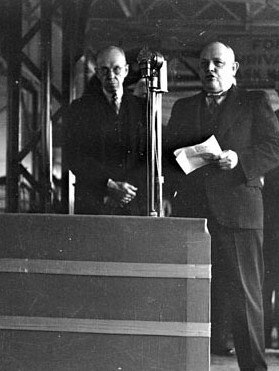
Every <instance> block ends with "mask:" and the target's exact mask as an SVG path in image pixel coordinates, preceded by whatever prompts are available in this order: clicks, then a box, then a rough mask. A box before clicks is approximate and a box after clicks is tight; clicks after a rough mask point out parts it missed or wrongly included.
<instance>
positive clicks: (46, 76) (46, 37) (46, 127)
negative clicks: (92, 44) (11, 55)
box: [41, 0, 52, 213]
mask: <svg viewBox="0 0 279 371" xmlns="http://www.w3.org/2000/svg"><path fill="white" fill-rule="evenodd" d="M51 13H52V0H41V74H42V79H41V80H42V92H41V110H42V114H41V128H42V165H43V188H44V192H43V198H42V201H43V205H42V206H43V209H44V212H46V213H48V212H50V211H51V208H52V192H51V187H52V166H51V164H52V138H51V133H52V130H51V119H50V108H51V107H50V94H51V92H50V81H51V76H50V74H51V41H52V40H51Z"/></svg>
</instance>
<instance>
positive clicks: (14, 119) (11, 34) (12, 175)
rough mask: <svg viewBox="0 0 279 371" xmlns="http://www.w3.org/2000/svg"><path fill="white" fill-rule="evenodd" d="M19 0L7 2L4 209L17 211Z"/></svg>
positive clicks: (20, 12)
mask: <svg viewBox="0 0 279 371" xmlns="http://www.w3.org/2000/svg"><path fill="white" fill-rule="evenodd" d="M21 17H22V8H21V0H14V1H13V2H11V3H10V2H9V3H8V18H9V21H8V22H7V24H8V26H9V30H8V43H7V44H8V76H7V87H8V132H7V181H6V211H7V212H13V213H15V212H17V211H18V201H19V195H18V191H19V187H18V183H19V163H18V150H19V148H18V133H19V106H20V94H19V92H20V87H19V82H20V75H21V59H20V55H21V36H22V35H21V32H22V30H21Z"/></svg>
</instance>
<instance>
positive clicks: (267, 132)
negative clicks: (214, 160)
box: [238, 91, 279, 180]
mask: <svg viewBox="0 0 279 371" xmlns="http://www.w3.org/2000/svg"><path fill="white" fill-rule="evenodd" d="M248 94H249V95H250V98H252V99H250V101H249V102H250V104H252V107H251V110H252V112H253V124H252V143H251V146H249V147H247V148H245V149H243V150H242V151H240V153H238V156H239V160H240V164H241V167H242V170H243V172H244V174H245V177H246V179H247V180H252V179H254V178H256V177H260V176H263V175H264V174H265V173H267V172H268V171H269V170H271V169H273V168H275V167H276V166H278V165H279V124H278V120H277V117H276V115H275V113H274V112H273V109H272V107H271V105H270V102H269V99H268V96H267V94H266V93H265V92H262V91H253V92H252V91H251V92H250V93H248Z"/></svg>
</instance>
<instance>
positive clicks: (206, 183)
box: [164, 42, 279, 371]
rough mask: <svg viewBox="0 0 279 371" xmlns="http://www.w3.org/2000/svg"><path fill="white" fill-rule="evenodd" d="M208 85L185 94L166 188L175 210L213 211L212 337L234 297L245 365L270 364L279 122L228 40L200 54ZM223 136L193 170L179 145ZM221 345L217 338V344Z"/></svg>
mask: <svg viewBox="0 0 279 371" xmlns="http://www.w3.org/2000/svg"><path fill="white" fill-rule="evenodd" d="M199 66H200V77H201V81H202V85H203V91H202V92H201V93H199V94H197V95H195V96H193V97H190V98H185V99H180V100H178V101H177V102H176V103H175V105H174V107H173V109H172V114H171V118H170V121H169V124H168V127H167V130H166V133H165V134H164V151H165V156H166V158H167V160H168V161H167V163H168V165H169V167H168V168H166V169H165V175H166V178H167V179H166V189H167V190H168V192H169V194H174V195H175V196H176V197H175V198H174V199H173V202H174V204H173V209H174V213H173V215H174V216H183V217H184V216H186V217H205V218H207V219H208V227H209V232H210V234H211V239H212V268H213V269H212V274H213V277H212V342H214V339H215V338H216V333H218V326H219V325H221V323H220V319H219V315H220V311H219V310H220V309H221V308H223V306H224V300H225V299H226V298H229V300H230V311H231V318H232V332H233V338H234V345H235V349H236V354H237V358H238V363H239V366H240V369H241V370H246V371H248V370H257V371H259V370H266V369H267V366H266V362H265V358H264V349H265V345H264V327H263V326H264V325H263V304H262V283H263V252H262V240H263V203H262V194H261V188H262V186H263V176H264V174H265V173H266V172H268V171H269V170H270V169H272V168H274V167H276V166H278V164H279V128H278V121H277V119H276V117H275V114H274V113H273V110H272V108H271V106H270V104H269V102H268V99H267V97H266V95H265V93H264V92H260V91H250V92H248V91H245V90H241V89H239V88H238V87H236V86H235V75H236V72H237V69H238V67H239V65H238V63H237V62H236V61H235V57H234V52H233V50H232V49H231V48H230V47H229V46H227V45H225V44H223V43H220V42H213V43H210V44H209V45H207V46H206V47H205V48H204V49H203V51H202V52H201V55H200V65H199ZM211 135H215V137H216V139H217V141H218V142H219V144H220V146H221V149H222V153H221V154H220V155H218V156H211V155H204V156H205V158H206V160H207V161H209V162H210V163H209V164H208V165H206V166H204V167H202V168H200V169H197V170H195V171H194V172H192V173H190V174H188V175H185V174H184V173H183V172H182V170H181V169H180V168H179V166H178V165H177V163H176V161H175V157H174V155H173V151H174V150H176V149H178V148H181V147H185V146H191V145H195V144H198V143H200V142H203V141H204V140H205V139H207V138H209V137H210V136H211ZM212 345H214V344H212Z"/></svg>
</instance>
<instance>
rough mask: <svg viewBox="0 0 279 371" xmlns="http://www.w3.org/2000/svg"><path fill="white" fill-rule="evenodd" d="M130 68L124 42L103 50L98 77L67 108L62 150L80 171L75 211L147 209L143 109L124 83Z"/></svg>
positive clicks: (137, 211)
mask: <svg viewBox="0 0 279 371" xmlns="http://www.w3.org/2000/svg"><path fill="white" fill-rule="evenodd" d="M128 70H129V66H128V65H127V62H126V57H125V54H124V51H123V50H122V49H121V48H119V47H115V46H110V47H107V48H105V49H103V50H101V51H100V52H99V53H98V55H97V67H96V71H97V76H96V77H97V78H96V77H94V78H93V79H92V84H91V86H90V89H87V90H86V91H85V94H84V95H83V96H82V97H81V98H80V99H77V100H75V101H74V102H73V103H72V104H71V106H70V108H69V110H68V112H67V119H66V125H65V130H64V137H65V146H64V150H65V155H66V159H67V162H68V165H69V169H70V170H71V171H72V172H73V173H74V175H75V177H76V183H75V213H76V214H117V215H119V214H120V215H122V214H123V215H130V214H142V213H143V210H144V206H145V205H144V201H143V195H144V179H143V177H142V172H141V169H143V168H144V166H145V141H146V134H145V125H144V121H145V109H144V101H143V100H142V99H140V98H138V97H135V96H133V95H132V94H130V93H129V92H128V91H126V90H125V89H124V88H123V83H124V80H125V78H126V76H127V74H128Z"/></svg>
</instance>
